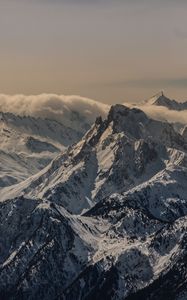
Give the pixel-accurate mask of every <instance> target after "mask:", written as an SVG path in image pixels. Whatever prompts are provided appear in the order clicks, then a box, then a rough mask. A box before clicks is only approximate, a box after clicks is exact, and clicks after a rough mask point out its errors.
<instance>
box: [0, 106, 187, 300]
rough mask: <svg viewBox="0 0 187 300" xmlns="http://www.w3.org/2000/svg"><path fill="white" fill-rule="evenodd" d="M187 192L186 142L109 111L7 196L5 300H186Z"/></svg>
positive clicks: (139, 116)
mask: <svg viewBox="0 0 187 300" xmlns="http://www.w3.org/2000/svg"><path fill="white" fill-rule="evenodd" d="M186 182H187V144H186V140H185V139H184V137H183V136H182V135H181V134H179V133H177V132H175V130H174V129H173V127H172V126H171V125H170V124H168V123H164V122H160V121H155V120H152V119H151V118H149V117H147V116H146V114H145V113H144V112H142V111H141V110H139V109H134V108H133V109H130V108H128V107H125V106H123V105H114V106H112V107H111V109H110V111H109V114H108V116H107V118H106V119H105V120H102V119H101V118H97V120H96V122H95V123H94V124H93V126H92V127H91V129H90V130H89V131H88V132H87V133H86V134H85V135H84V137H83V138H82V139H81V140H80V141H79V142H78V143H76V144H74V145H72V146H70V147H68V149H65V150H64V151H63V152H61V153H59V154H58V156H57V157H56V158H55V159H54V160H53V161H52V162H51V163H50V164H49V165H48V166H47V167H46V168H45V169H43V170H42V171H40V172H39V173H38V174H36V175H34V176H32V177H30V178H28V179H27V180H26V181H23V182H21V183H20V184H17V185H14V186H11V187H6V188H4V189H2V190H1V191H0V200H1V201H0V212H1V214H0V253H1V255H0V299H2V300H5V299H15V300H19V299H23V300H26V299H29V300H31V299H36V300H40V299H45V300H53V299H54V300H55V299H65V300H66V299H71V300H77V299H87V300H88V299H89V300H90V299H93V300H94V299H108V300H110V299H111V300H112V299H116V300H124V299H126V300H130V299H137V300H139V299H145V300H149V299H153V300H157V299H159V300H165V299H176V300H181V299H186V297H187V285H186V283H187V281H186V274H187V266H186V257H187V249H186V242H187V234H186V232H187V185H186Z"/></svg>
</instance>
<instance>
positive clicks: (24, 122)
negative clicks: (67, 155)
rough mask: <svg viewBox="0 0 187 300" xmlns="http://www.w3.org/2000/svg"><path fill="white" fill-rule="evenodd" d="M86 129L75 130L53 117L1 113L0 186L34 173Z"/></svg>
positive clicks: (78, 137)
mask: <svg viewBox="0 0 187 300" xmlns="http://www.w3.org/2000/svg"><path fill="white" fill-rule="evenodd" d="M74 120H75V118H74ZM79 123H80V122H79ZM80 125H81V124H80ZM86 125H87V124H86ZM86 128H88V127H86ZM85 131H86V129H85V128H82V127H81V126H79V127H78V129H77V130H75V129H74V128H70V127H67V126H65V125H63V124H61V123H59V122H56V121H54V120H49V119H41V118H33V117H31V116H19V115H15V114H12V113H8V112H7V113H5V112H1V113H0V188H2V187H4V186H9V185H11V184H15V183H17V182H20V181H22V180H24V179H26V178H28V177H29V176H31V175H33V174H36V173H37V172H38V171H39V170H41V169H43V168H44V167H45V166H46V165H48V164H49V162H50V161H51V160H52V159H53V158H55V157H56V156H57V154H58V153H59V152H60V151H62V150H63V149H65V148H66V147H67V146H69V145H71V144H73V143H75V142H77V141H78V140H79V139H80V138H81V137H82V135H83V134H84V133H85Z"/></svg>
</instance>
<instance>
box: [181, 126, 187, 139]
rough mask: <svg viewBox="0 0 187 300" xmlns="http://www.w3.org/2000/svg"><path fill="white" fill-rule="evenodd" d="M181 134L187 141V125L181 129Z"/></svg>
mask: <svg viewBox="0 0 187 300" xmlns="http://www.w3.org/2000/svg"><path fill="white" fill-rule="evenodd" d="M181 135H182V136H183V138H184V140H185V141H187V126H184V127H183V129H182V130H181Z"/></svg>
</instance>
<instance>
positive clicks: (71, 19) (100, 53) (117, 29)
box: [0, 0, 187, 103]
mask: <svg viewBox="0 0 187 300" xmlns="http://www.w3.org/2000/svg"><path fill="white" fill-rule="evenodd" d="M186 12H187V1H186V0H177V1H176V0H162V1H161V0H0V41H1V43H0V93H1V94H2V93H4V94H11V95H13V94H26V95H31V94H40V93H55V94H63V95H64V94H65V95H81V96H84V97H88V98H93V99H96V100H99V101H102V102H104V103H117V102H125V101H132V102H138V101H140V100H143V99H147V98H149V97H151V96H152V95H153V94H155V93H157V92H158V91H160V90H164V91H165V93H166V95H167V96H169V97H171V98H175V99H179V100H181V101H183V100H187V55H186V53H187V18H186Z"/></svg>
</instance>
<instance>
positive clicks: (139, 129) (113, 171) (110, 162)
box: [0, 105, 187, 213]
mask: <svg viewBox="0 0 187 300" xmlns="http://www.w3.org/2000/svg"><path fill="white" fill-rule="evenodd" d="M186 147H187V146H186V143H185V141H184V139H183V137H182V136H181V135H180V134H178V133H176V132H175V131H174V130H173V127H172V126H171V125H169V124H168V123H162V122H159V121H155V120H151V119H149V118H148V117H147V116H146V115H145V114H144V113H143V112H142V111H140V110H138V109H129V108H127V107H125V106H123V105H116V106H114V107H112V108H111V110H110V112H109V115H108V118H107V119H106V120H104V121H102V120H101V119H100V118H98V119H97V120H96V122H95V124H94V125H93V127H92V128H91V129H90V131H88V133H87V134H86V135H85V136H84V137H83V139H82V140H81V141H80V142H79V143H78V144H76V145H74V146H73V147H69V149H68V150H67V151H65V152H64V153H63V154H60V155H59V156H58V157H57V158H56V159H55V160H53V161H52V162H51V164H50V165H49V166H47V167H46V168H45V169H44V170H42V171H41V172H40V173H39V174H36V175H35V176H33V177H31V178H29V179H28V180H26V181H25V182H23V183H21V184H19V185H17V186H12V187H11V188H8V189H5V190H4V189H3V190H2V192H1V193H0V197H2V198H3V199H7V198H11V197H14V196H19V195H27V196H28V197H31V198H35V197H37V198H43V199H48V200H50V201H52V202H55V203H58V204H60V205H63V206H64V207H65V208H66V209H68V210H69V211H70V212H73V213H81V212H82V211H83V210H85V209H89V208H90V207H91V206H93V205H94V204H95V203H97V202H98V201H100V200H101V199H103V198H104V197H106V196H110V195H111V194H112V193H115V192H117V191H118V192H119V191H120V192H121V191H127V190H129V189H132V188H133V187H134V186H137V185H139V184H140V183H142V182H145V181H147V180H149V179H150V178H152V177H153V176H154V175H156V174H157V173H158V172H160V171H162V170H165V169H166V167H167V166H169V165H179V164H182V163H183V164H185V157H186Z"/></svg>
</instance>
